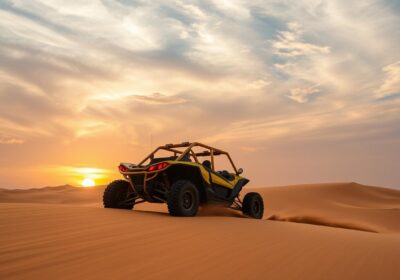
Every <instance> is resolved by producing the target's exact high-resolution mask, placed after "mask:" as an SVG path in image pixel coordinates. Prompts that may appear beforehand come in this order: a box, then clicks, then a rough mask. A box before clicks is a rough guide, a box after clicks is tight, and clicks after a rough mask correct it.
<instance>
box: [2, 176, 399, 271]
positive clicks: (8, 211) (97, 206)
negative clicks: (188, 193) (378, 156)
mask: <svg viewBox="0 0 400 280" xmlns="http://www.w3.org/2000/svg"><path fill="white" fill-rule="evenodd" d="M249 191H250V190H249ZM257 191H260V192H261V193H262V195H263V197H264V200H265V204H266V209H265V218H266V219H265V220H262V221H259V220H252V219H247V218H243V217H242V216H241V215H239V214H237V213H236V212H234V211H231V210H226V209H218V208H215V207H209V208H206V209H202V211H201V212H200V213H199V215H198V216H197V217H194V218H175V217H170V216H169V215H168V214H167V213H166V208H165V206H164V205H154V204H141V205H137V207H135V210H134V211H129V210H117V209H103V208H101V195H102V192H103V187H98V188H91V189H83V188H74V187H71V186H62V187H56V188H44V189H31V190H0V202H2V203H0V224H1V227H2V229H1V230H0V240H1V243H0V279H136V278H137V279H142V278H144V279H165V278H171V279H400V250H399V248H400V234H399V231H400V210H399V209H400V191H396V190H391V189H384V188H375V187H368V186H362V185H358V184H355V183H337V184H318V185H298V186H287V187H273V188H259V189H257ZM283 221H290V222H283ZM312 224H314V225H312ZM315 224H316V225H315ZM320 225H323V226H320Z"/></svg>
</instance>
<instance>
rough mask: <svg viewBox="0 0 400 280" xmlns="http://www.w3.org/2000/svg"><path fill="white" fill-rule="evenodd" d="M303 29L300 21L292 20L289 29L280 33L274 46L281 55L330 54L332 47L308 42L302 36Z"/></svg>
mask: <svg viewBox="0 0 400 280" xmlns="http://www.w3.org/2000/svg"><path fill="white" fill-rule="evenodd" d="M302 35H303V30H302V27H301V25H300V24H299V23H297V22H290V23H289V24H288V30H287V31H280V32H279V33H278V40H276V41H274V42H273V44H272V47H273V48H275V49H276V54H278V55H280V56H288V57H296V56H303V55H313V54H328V53H329V52H330V48H329V47H327V46H319V45H316V44H312V43H307V42H305V41H304V39H303V38H302Z"/></svg>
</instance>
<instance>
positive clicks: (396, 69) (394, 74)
mask: <svg viewBox="0 0 400 280" xmlns="http://www.w3.org/2000/svg"><path fill="white" fill-rule="evenodd" d="M382 71H383V72H384V73H385V75H386V79H385V81H384V82H383V84H382V85H381V86H380V88H379V89H378V90H376V91H375V93H376V95H377V97H379V98H382V97H387V96H390V95H395V94H400V61H397V62H395V63H392V64H389V65H387V66H385V67H383V69H382Z"/></svg>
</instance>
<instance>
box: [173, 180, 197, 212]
mask: <svg viewBox="0 0 400 280" xmlns="http://www.w3.org/2000/svg"><path fill="white" fill-rule="evenodd" d="M167 204H168V211H169V214H170V215H171V216H185V217H189V216H195V215H196V214H197V211H198V209H199V204H200V200H199V192H198V190H197V188H196V186H195V185H193V183H192V182H190V181H187V180H179V181H176V182H175V183H173V184H172V186H171V190H170V192H169V194H168V200H167Z"/></svg>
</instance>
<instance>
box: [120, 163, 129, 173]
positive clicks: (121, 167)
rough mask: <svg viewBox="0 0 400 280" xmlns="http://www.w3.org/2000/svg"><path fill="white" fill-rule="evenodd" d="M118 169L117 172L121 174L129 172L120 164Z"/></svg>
mask: <svg viewBox="0 0 400 280" xmlns="http://www.w3.org/2000/svg"><path fill="white" fill-rule="evenodd" d="M118 169H119V171H121V172H128V171H129V169H128V167H126V166H125V165H123V164H120V165H119V166H118Z"/></svg>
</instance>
